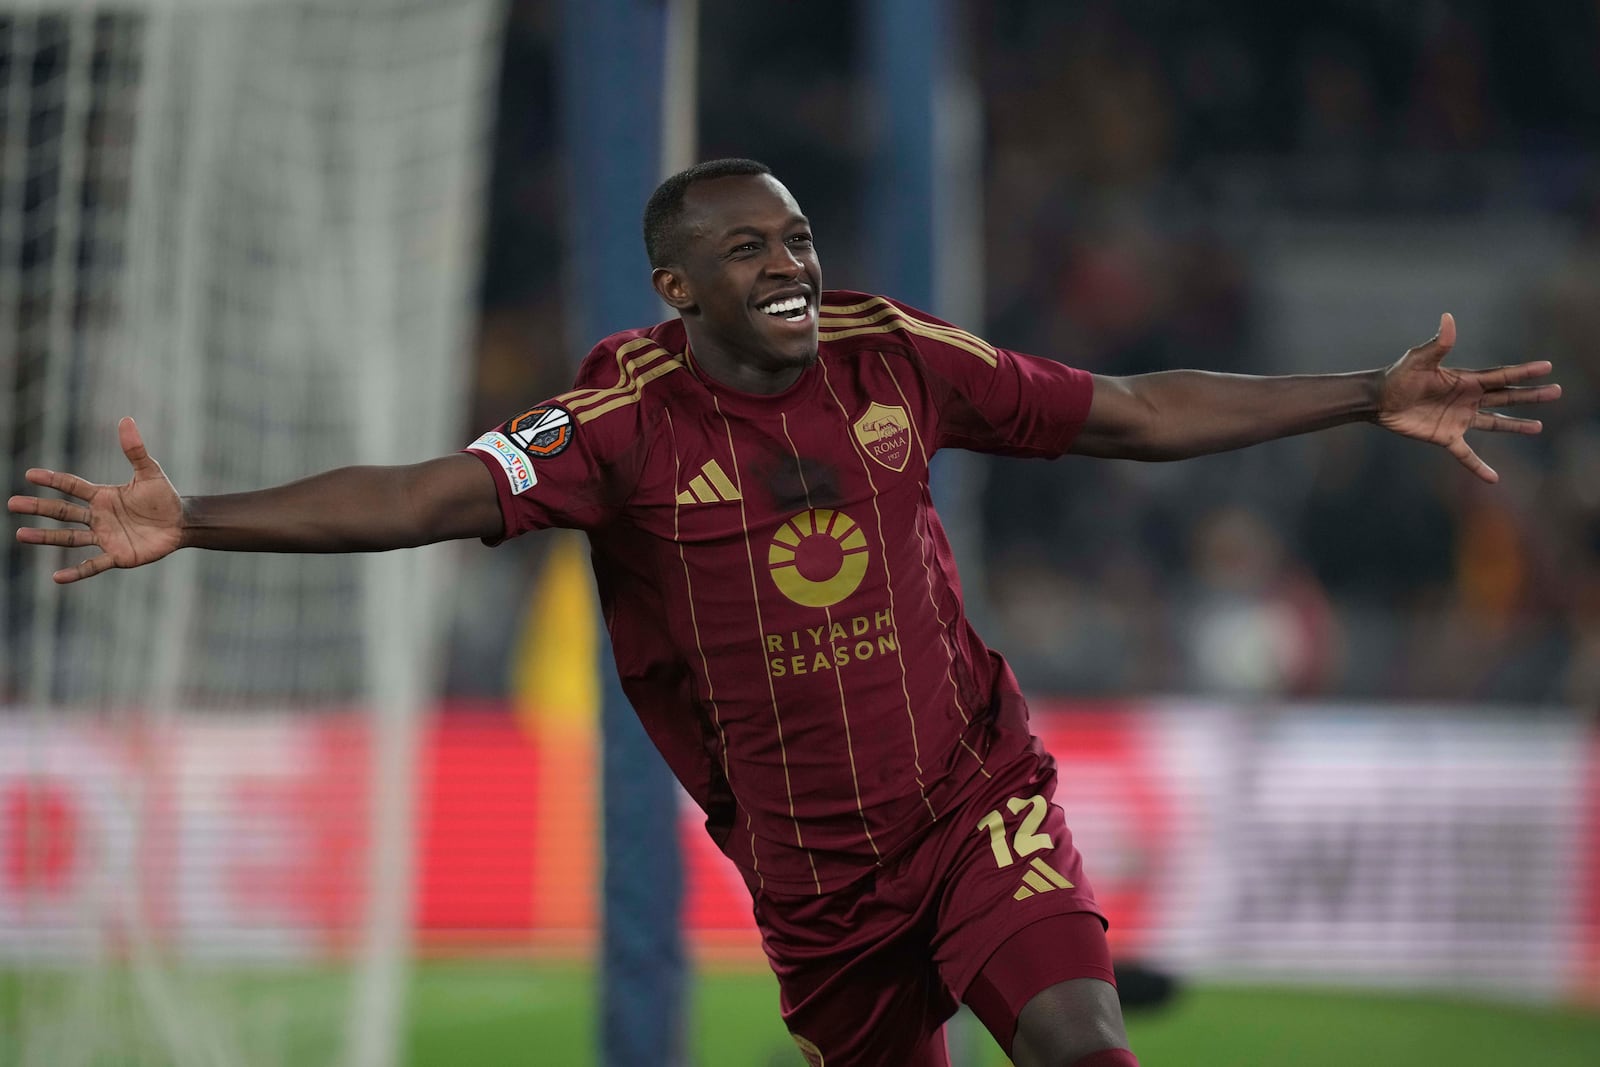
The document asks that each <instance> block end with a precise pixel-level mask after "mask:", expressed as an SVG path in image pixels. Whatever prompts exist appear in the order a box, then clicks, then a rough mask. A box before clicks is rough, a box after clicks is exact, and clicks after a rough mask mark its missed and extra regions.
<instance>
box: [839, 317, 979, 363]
mask: <svg viewBox="0 0 1600 1067" xmlns="http://www.w3.org/2000/svg"><path fill="white" fill-rule="evenodd" d="M902 330H905V331H907V332H910V333H915V334H920V335H921V336H923V337H927V338H930V339H932V340H934V341H943V342H944V343H945V344H947V345H951V346H953V347H955V348H960V349H964V350H966V351H968V352H971V353H972V354H973V355H975V356H977V357H978V358H979V359H981V360H983V361H984V362H985V363H987V364H988V365H989V366H991V367H997V366H999V365H1000V361H999V359H997V358H996V357H994V356H992V355H990V354H989V352H987V351H985V350H984V349H983V348H981V347H979V346H978V345H976V344H969V343H967V342H966V341H964V340H962V339H961V338H959V337H950V336H948V335H946V334H942V333H934V332H932V331H929V330H921V329H917V328H916V327H914V326H908V325H905V324H903V323H887V324H883V325H879V326H862V327H859V328H857V329H854V330H837V331H834V332H832V333H824V334H822V340H824V341H840V340H843V339H844V338H846V337H861V336H863V335H865V334H871V333H899V332H901V331H902Z"/></svg>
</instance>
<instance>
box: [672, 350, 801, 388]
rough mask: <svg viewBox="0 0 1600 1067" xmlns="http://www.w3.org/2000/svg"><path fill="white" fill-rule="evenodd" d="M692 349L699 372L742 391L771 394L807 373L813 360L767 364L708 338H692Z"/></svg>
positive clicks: (691, 352) (720, 383)
mask: <svg viewBox="0 0 1600 1067" xmlns="http://www.w3.org/2000/svg"><path fill="white" fill-rule="evenodd" d="M689 351H690V355H691V357H692V358H693V360H694V365H695V366H696V367H697V368H699V370H700V372H701V373H703V374H705V375H706V376H707V377H709V378H711V379H713V380H714V381H716V382H717V384H719V385H725V386H727V387H728V388H729V389H737V390H738V391H739V392H741V393H755V394H757V395H759V396H771V395H772V394H774V393H781V392H783V391H784V390H785V389H787V388H789V387H790V386H791V385H793V384H794V383H795V382H797V381H799V380H800V375H801V374H803V373H805V369H806V367H808V366H810V363H805V364H799V365H796V364H793V363H786V364H783V365H780V366H764V365H762V364H759V363H754V362H752V361H750V360H748V359H740V358H739V357H738V356H736V355H734V354H733V353H731V352H729V351H728V350H727V349H725V348H723V347H721V346H719V345H717V344H716V343H714V342H711V341H707V340H706V339H705V338H698V339H697V338H694V337H690V338H689Z"/></svg>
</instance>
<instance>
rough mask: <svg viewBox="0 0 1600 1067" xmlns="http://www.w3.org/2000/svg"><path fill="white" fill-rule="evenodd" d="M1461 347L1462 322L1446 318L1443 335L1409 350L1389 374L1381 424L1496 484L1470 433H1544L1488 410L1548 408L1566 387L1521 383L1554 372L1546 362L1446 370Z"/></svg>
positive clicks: (1441, 321) (1533, 422)
mask: <svg viewBox="0 0 1600 1067" xmlns="http://www.w3.org/2000/svg"><path fill="white" fill-rule="evenodd" d="M1455 343H1456V320H1455V319H1454V318H1453V317H1452V316H1450V315H1449V314H1445V315H1443V316H1441V317H1440V319H1439V332H1438V333H1437V334H1435V335H1434V336H1433V337H1432V338H1431V339H1430V340H1428V341H1426V342H1424V343H1423V344H1420V345H1418V346H1416V347H1415V348H1412V349H1409V350H1407V352H1406V354H1405V355H1403V356H1401V357H1400V358H1399V359H1398V360H1397V361H1396V362H1395V363H1394V365H1393V366H1391V367H1390V368H1389V369H1388V370H1387V371H1385V372H1384V379H1383V393H1382V395H1381V396H1380V398H1379V401H1378V425H1380V426H1382V427H1384V428H1385V429H1389V430H1393V431H1394V432H1395V433H1398V434H1404V435H1405V436H1406V437H1415V438H1417V439H1418V440H1420V441H1427V442H1429V443H1431V444H1436V445H1439V446H1441V447H1443V448H1445V449H1446V450H1448V451H1449V452H1450V454H1451V455H1453V456H1455V457H1456V459H1458V460H1460V461H1461V463H1462V464H1463V465H1464V466H1465V467H1466V468H1467V469H1468V470H1470V471H1472V473H1474V474H1476V475H1477V476H1478V477H1479V478H1482V479H1483V480H1484V481H1486V482H1496V481H1499V480H1500V476H1499V475H1498V474H1496V473H1495V471H1494V469H1493V468H1492V467H1490V466H1489V465H1488V464H1487V463H1485V462H1484V461H1483V460H1481V459H1479V458H1478V454H1477V453H1476V452H1474V451H1473V450H1472V446H1471V445H1469V444H1467V441H1466V433H1467V431H1468V430H1487V431H1490V432H1492V433H1538V432H1539V431H1540V430H1542V429H1544V426H1543V424H1541V423H1540V422H1539V421H1538V420H1537V419H1516V418H1512V417H1511V416H1509V415H1500V414H1496V413H1495V412H1492V411H1488V410H1485V409H1487V408H1501V407H1509V406H1512V405H1515V404H1542V403H1546V402H1548V401H1551V400H1555V399H1556V398H1558V397H1559V396H1560V395H1561V386H1559V385H1531V386H1530V385H1520V384H1518V383H1520V382H1526V381H1528V380H1530V379H1532V378H1542V377H1544V376H1545V375H1546V374H1549V373H1550V362H1549V361H1548V360H1542V359H1541V360H1535V361H1533V362H1531V363H1518V364H1515V365H1513V366H1506V367H1494V368H1492V369H1490V370H1456V369H1454V368H1452V367H1445V366H1443V365H1442V361H1443V360H1444V357H1445V356H1446V355H1447V354H1449V352H1450V349H1451V348H1453V347H1454V346H1455Z"/></svg>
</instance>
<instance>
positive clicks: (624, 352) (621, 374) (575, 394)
mask: <svg viewBox="0 0 1600 1067" xmlns="http://www.w3.org/2000/svg"><path fill="white" fill-rule="evenodd" d="M651 347H654V348H655V350H656V352H661V351H662V349H661V347H660V346H659V345H656V343H655V341H653V340H651V339H650V338H648V337H635V338H634V339H633V340H631V341H629V342H628V343H627V344H625V345H619V346H618V347H617V351H616V353H615V357H616V361H617V380H616V382H615V384H612V385H601V386H592V387H589V388H586V389H574V390H572V391H571V392H569V393H565V394H563V396H564V397H566V398H567V399H568V400H570V401H571V402H580V401H582V400H584V399H585V398H589V397H594V396H598V395H599V394H601V393H610V392H614V391H615V390H617V389H626V388H627V386H628V378H629V371H628V365H629V364H630V363H634V362H636V360H629V359H627V357H628V356H629V355H631V354H633V353H634V352H637V351H639V350H640V349H641V348H651ZM646 355H647V356H648V355H650V353H646ZM641 358H643V357H641ZM564 402H565V401H564Z"/></svg>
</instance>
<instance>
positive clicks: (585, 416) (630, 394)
mask: <svg viewBox="0 0 1600 1067" xmlns="http://www.w3.org/2000/svg"><path fill="white" fill-rule="evenodd" d="M682 369H683V364H681V363H679V362H678V361H677V360H675V359H670V358H669V359H667V360H666V361H665V362H662V363H657V364H656V365H655V366H653V367H651V368H650V369H649V370H647V371H645V372H643V373H642V374H640V375H639V376H638V377H637V378H635V379H634V381H633V386H632V388H630V389H629V390H628V391H627V392H626V393H624V394H623V395H621V396H618V397H616V398H614V399H612V400H609V401H607V402H606V403H604V404H601V405H600V406H599V407H592V408H590V409H589V410H587V411H584V412H579V413H577V414H576V418H577V420H578V421H579V422H588V421H589V420H590V419H598V418H599V417H600V416H601V415H604V414H605V413H606V412H608V411H615V410H616V409H617V408H620V407H626V406H627V405H629V404H637V403H638V402H639V398H640V397H641V396H643V395H644V387H645V386H647V385H649V384H650V383H651V382H653V381H655V380H656V379H657V378H659V377H661V376H662V375H663V374H671V373H672V372H673V371H675V370H682Z"/></svg>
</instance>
